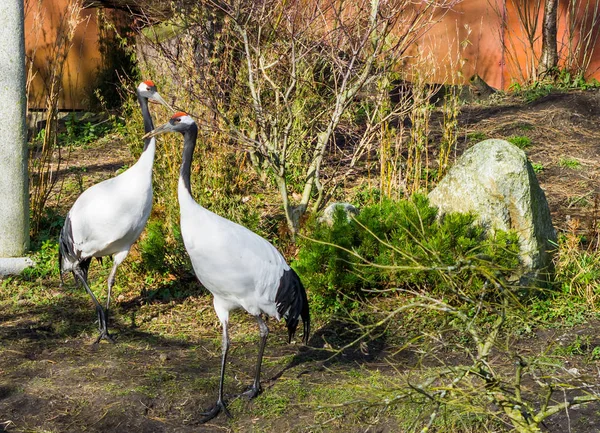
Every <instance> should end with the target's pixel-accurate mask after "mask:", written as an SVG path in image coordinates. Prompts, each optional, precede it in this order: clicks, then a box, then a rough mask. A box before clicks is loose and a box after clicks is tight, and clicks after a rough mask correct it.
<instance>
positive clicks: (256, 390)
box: [240, 384, 262, 400]
mask: <svg viewBox="0 0 600 433" xmlns="http://www.w3.org/2000/svg"><path fill="white" fill-rule="evenodd" d="M261 392H262V388H261V386H260V384H259V385H258V386H257V385H256V384H252V385H250V386H248V389H247V390H246V391H244V392H242V393H241V394H240V397H245V398H247V399H248V400H252V399H253V398H254V397H257V396H258V394H260V393H261Z"/></svg>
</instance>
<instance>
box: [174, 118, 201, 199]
mask: <svg viewBox="0 0 600 433" xmlns="http://www.w3.org/2000/svg"><path fill="white" fill-rule="evenodd" d="M197 139H198V127H197V126H196V124H195V123H194V124H192V125H190V127H189V129H188V130H187V131H185V132H184V133H183V155H182V157H181V170H180V171H179V176H180V177H181V178H182V179H183V184H184V185H185V188H186V189H187V190H188V192H189V193H190V195H191V194H192V188H191V186H190V176H191V172H192V158H193V157H194V149H195V148H196V140H197Z"/></svg>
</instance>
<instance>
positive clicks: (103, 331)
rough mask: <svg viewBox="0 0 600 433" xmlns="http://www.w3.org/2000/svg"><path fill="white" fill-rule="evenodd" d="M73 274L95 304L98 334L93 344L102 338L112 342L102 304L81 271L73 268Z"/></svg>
mask: <svg viewBox="0 0 600 433" xmlns="http://www.w3.org/2000/svg"><path fill="white" fill-rule="evenodd" d="M73 275H75V277H76V279H78V280H79V281H80V282H81V283H82V284H83V287H84V288H85V291H86V292H88V294H89V295H90V297H91V298H92V301H93V302H94V304H95V305H96V313H97V314H98V321H99V325H98V328H99V330H100V336H99V337H98V338H97V339H96V341H95V342H94V344H98V343H99V342H100V340H102V339H103V338H104V339H106V340H107V341H108V342H110V343H114V342H115V341H114V340H113V338H112V337H111V336H110V335H109V333H108V326H107V323H106V315H105V314H104V309H103V308H102V305H100V302H98V299H96V296H95V295H94V292H92V289H90V286H88V283H87V281H86V279H85V277H84V275H83V273H82V272H81V270H79V269H75V270H74V271H73Z"/></svg>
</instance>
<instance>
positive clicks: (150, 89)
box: [137, 80, 175, 111]
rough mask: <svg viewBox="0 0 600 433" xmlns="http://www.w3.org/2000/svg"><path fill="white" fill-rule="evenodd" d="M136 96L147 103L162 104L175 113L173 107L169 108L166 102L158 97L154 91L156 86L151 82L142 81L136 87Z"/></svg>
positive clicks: (156, 91)
mask: <svg viewBox="0 0 600 433" xmlns="http://www.w3.org/2000/svg"><path fill="white" fill-rule="evenodd" d="M137 94H138V95H139V96H140V97H142V98H146V99H147V100H148V101H150V102H153V103H155V104H162V105H164V106H165V107H167V108H168V109H169V110H171V111H175V110H174V109H173V107H171V106H170V105H169V104H167V102H166V101H165V100H164V99H163V97H162V96H160V93H158V90H156V84H154V81H152V80H146V81H142V82H141V83H140V84H139V85H138V87H137Z"/></svg>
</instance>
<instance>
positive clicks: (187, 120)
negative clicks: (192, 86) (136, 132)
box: [142, 111, 196, 139]
mask: <svg viewBox="0 0 600 433" xmlns="http://www.w3.org/2000/svg"><path fill="white" fill-rule="evenodd" d="M194 126H196V122H194V119H192V117H191V116H190V115H189V114H187V113H184V112H183V111H178V112H177V113H175V114H173V116H171V119H169V121H168V122H167V123H165V124H164V125H162V126H159V127H158V128H155V129H154V130H153V131H150V132H149V133H147V134H146V135H144V136H143V137H142V138H143V139H146V138H150V137H155V136H157V135H159V134H164V133H166V132H181V133H182V134H183V133H185V132H186V131H187V130H189V129H190V128H192V127H194Z"/></svg>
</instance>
